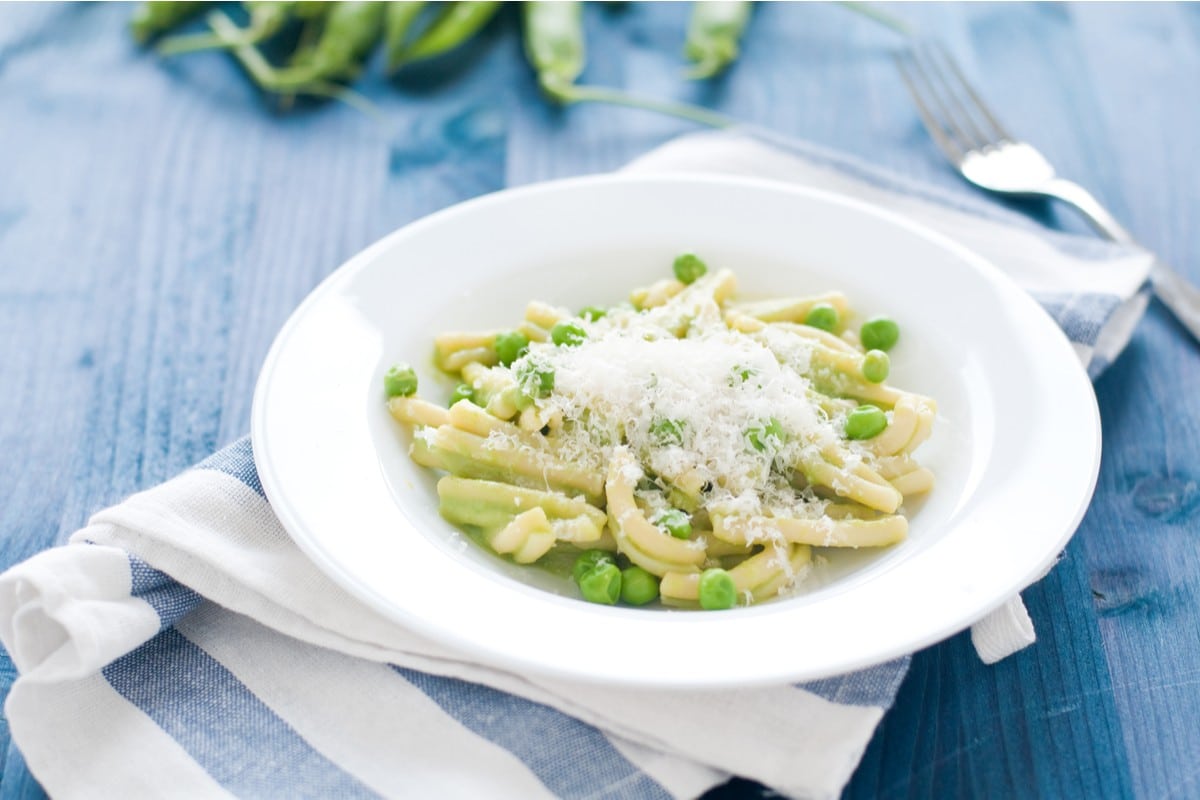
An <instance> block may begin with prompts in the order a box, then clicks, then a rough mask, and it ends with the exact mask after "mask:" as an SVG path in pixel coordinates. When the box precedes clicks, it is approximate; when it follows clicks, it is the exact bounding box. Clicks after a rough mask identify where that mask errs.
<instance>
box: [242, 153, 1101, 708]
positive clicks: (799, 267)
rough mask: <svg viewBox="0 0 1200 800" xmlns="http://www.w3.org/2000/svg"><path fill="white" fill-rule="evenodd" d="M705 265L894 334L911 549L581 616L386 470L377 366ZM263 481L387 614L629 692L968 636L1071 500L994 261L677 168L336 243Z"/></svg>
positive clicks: (832, 667)
mask: <svg viewBox="0 0 1200 800" xmlns="http://www.w3.org/2000/svg"><path fill="white" fill-rule="evenodd" d="M684 251H692V252H696V253H698V254H700V255H701V256H702V257H703V258H704V259H705V260H706V261H707V262H708V263H709V264H710V266H713V267H730V268H732V269H733V270H734V271H735V272H736V273H737V275H738V277H739V279H740V284H741V287H742V289H743V290H744V291H745V292H747V293H753V294H758V295H780V296H783V295H790V294H805V293H814V292H821V291H826V290H830V289H840V290H843V291H845V292H846V293H847V294H848V295H849V297H850V299H851V302H852V304H853V305H854V307H855V308H856V309H858V310H859V311H860V312H861V313H862V314H864V315H870V314H876V313H888V314H890V315H891V316H892V317H894V318H895V319H896V320H898V321H899V323H900V325H901V328H902V331H903V334H902V339H901V342H900V344H899V345H898V346H897V347H896V348H895V350H893V352H892V354H891V355H892V375H891V378H890V379H889V382H890V383H893V384H895V385H897V386H900V387H903V388H908V389H912V390H914V391H918V392H921V393H923V394H927V395H930V396H932V397H934V398H936V400H937V401H938V404H939V418H938V420H937V424H936V426H935V432H934V436H933V438H932V439H931V440H930V442H928V443H927V444H926V445H925V446H924V447H923V448H922V449H921V450H919V451H918V453H917V456H918V459H919V460H920V461H921V462H922V463H923V464H926V465H928V466H930V467H931V468H933V470H934V471H935V472H936V473H937V477H938V484H937V487H936V488H935V490H934V491H933V492H932V494H931V495H930V496H929V497H928V499H927V500H925V501H924V502H923V503H922V504H920V506H919V508H917V509H916V510H915V511H914V513H912V515H911V529H910V536H909V538H908V540H907V541H905V542H903V543H902V544H900V545H897V546H895V547H892V548H888V549H885V550H862V551H858V552H849V553H845V554H841V555H838V556H835V557H833V558H831V559H830V563H829V564H828V565H826V566H825V567H823V568H821V569H819V570H817V571H816V573H815V574H814V576H813V577H812V578H811V579H810V580H809V581H807V582H806V583H805V585H804V586H802V587H801V590H800V591H799V592H798V593H797V594H796V596H794V597H791V598H788V599H782V600H777V601H774V602H768V603H765V604H762V605H759V606H756V607H752V608H740V609H734V610H730V611H724V612H700V611H667V610H647V609H633V608H621V607H604V606H598V605H592V604H589V603H585V602H583V601H581V600H578V599H576V598H575V597H573V596H571V594H572V593H571V592H570V591H569V587H564V586H563V584H562V582H561V581H560V580H559V579H557V578H554V577H552V576H550V575H548V574H545V573H543V572H541V571H539V570H537V569H530V568H528V567H518V566H516V565H512V564H509V563H507V562H505V561H503V560H501V559H499V558H497V557H496V556H494V555H492V554H490V553H488V552H485V551H484V550H483V549H482V548H479V547H476V546H475V545H474V544H473V543H471V542H469V541H468V540H467V539H466V537H465V536H463V535H462V534H461V533H459V532H458V531H457V530H456V529H455V528H454V527H453V526H451V525H449V524H448V523H446V522H445V521H443V520H442V519H441V518H440V517H439V515H438V512H437V496H436V493H435V491H434V485H435V483H436V476H435V475H434V474H432V473H431V472H430V471H428V470H425V469H423V468H421V467H418V466H417V465H415V464H413V463H412V462H411V460H410V459H409V458H408V454H407V445H408V442H409V441H410V437H409V435H408V434H407V433H406V432H404V431H402V430H401V429H400V426H398V425H396V424H395V423H394V422H393V421H392V420H391V418H390V417H389V416H388V414H387V411H386V409H385V405H384V397H383V391H382V376H383V373H384V372H385V371H386V369H387V367H388V366H389V365H390V364H391V363H392V362H394V361H397V360H406V361H409V362H411V363H413V364H414V365H417V367H418V372H419V374H420V379H421V387H422V392H421V393H422V394H423V395H425V396H430V397H432V398H435V399H437V398H440V397H443V396H445V395H448V393H449V391H450V388H451V386H452V383H451V381H450V380H449V379H448V378H446V377H445V376H441V375H439V374H438V373H437V372H436V370H435V369H434V368H433V366H432V364H431V360H430V353H431V350H432V344H431V343H432V338H433V336H434V335H435V334H436V333H438V332H441V331H447V330H455V329H467V330H472V329H486V328H491V327H502V326H511V325H513V324H514V323H515V322H516V321H518V320H519V319H520V318H521V315H522V312H523V309H524V306H525V304H526V303H527V302H528V301H529V300H530V299H541V300H545V301H548V302H551V303H554V304H558V305H565V306H567V307H569V308H578V307H581V306H584V305H589V304H600V305H603V304H612V303H615V302H617V301H619V300H622V299H624V298H626V297H627V296H628V292H629V290H630V289H631V288H633V287H635V286H640V285H645V284H648V283H650V282H652V281H654V280H657V279H659V278H661V277H665V276H667V275H669V273H670V265H671V262H672V259H673V258H674V256H675V255H677V254H678V253H680V252H684ZM252 435H253V442H254V453H255V461H256V463H257V466H258V470H259V475H260V477H261V479H262V484H263V488H264V489H265V491H266V494H267V497H268V499H269V500H270V501H271V504H272V506H273V507H274V509H275V512H276V513H277V514H278V516H279V519H280V520H281V521H282V523H283V525H284V526H285V528H286V529H287V530H288V531H289V533H290V534H291V535H292V537H293V538H294V539H295V541H296V543H297V544H298V545H299V546H300V547H301V548H302V549H303V550H304V551H305V552H306V553H307V554H308V556H309V557H311V558H312V559H313V561H314V562H315V563H316V564H317V565H318V566H319V567H320V568H321V569H323V570H324V571H326V572H327V573H328V574H329V575H330V576H331V577H332V578H333V579H334V580H336V581H337V582H338V583H340V584H341V585H342V586H344V587H345V588H346V589H347V590H349V591H350V592H351V593H353V594H354V595H356V596H357V597H359V598H360V599H361V600H362V601H363V602H365V603H367V604H368V605H369V606H371V607H372V608H374V609H376V610H377V611H380V612H382V613H383V614H386V615H388V616H390V617H392V618H394V619H395V620H396V622H397V623H399V624H401V625H407V626H410V627H411V628H413V629H415V630H417V631H419V632H420V633H422V634H425V635H427V636H429V637H431V638H434V639H437V640H440V641H443V642H444V643H445V644H447V645H449V646H451V647H454V648H457V649H459V650H461V651H463V653H464V655H465V656H466V657H469V658H474V659H478V660H480V661H483V662H486V663H489V664H494V665H497V666H501V667H505V668H510V669H513V670H518V671H531V672H537V673H540V674H546V675H553V676H559V677H566V678H572V679H579V680H585V681H595V682H605V683H621V684H628V685H637V686H646V687H679V688H684V687H689V688H696V687H719V686H734V685H750V684H763V683H778V682H784V681H794V680H804V679H812V678H819V677H825V676H829V675H833V674H837V673H841V672H845V671H848V670H853V669H856V668H859V667H865V666H868V665H872V664H875V663H879V662H882V661H885V660H887V659H890V658H893V657H895V656H898V655H901V654H903V653H906V652H911V651H912V650H915V649H917V648H920V647H922V646H925V645H928V644H931V643H933V642H936V641H938V640H940V639H942V638H945V637H947V636H949V635H951V634H953V633H955V632H957V631H959V630H962V629H963V628H965V627H967V626H968V625H970V624H971V623H972V622H974V621H976V620H977V619H979V618H980V617H982V616H983V615H985V614H986V613H987V612H989V611H991V610H992V609H994V608H996V607H997V606H998V605H1000V604H1001V603H1003V602H1004V601H1005V600H1007V599H1008V598H1009V597H1011V596H1012V595H1013V594H1014V593H1016V592H1018V591H1019V590H1020V589H1022V588H1024V587H1025V586H1026V585H1028V584H1029V583H1030V582H1031V581H1033V580H1035V579H1036V578H1037V577H1038V576H1040V575H1041V574H1042V572H1043V571H1044V570H1045V569H1046V568H1047V567H1048V566H1049V565H1050V564H1051V563H1052V562H1053V560H1054V558H1055V556H1056V555H1057V554H1058V553H1059V552H1060V551H1061V549H1062V548H1063V546H1064V545H1065V544H1066V541H1067V540H1068V538H1069V537H1070V535H1071V534H1072V533H1073V532H1074V530H1075V528H1076V526H1077V525H1078V523H1079V520H1080V519H1081V517H1082V515H1083V512H1084V510H1085V509H1086V507H1087V504H1088V501H1089V499H1090V497H1091V493H1092V489H1093V487H1094V485H1095V479H1096V473H1097V470H1098V467H1099V458H1100V428H1099V416H1098V413H1097V410H1096V404H1095V397H1094V395H1093V393H1092V388H1091V384H1090V382H1089V381H1088V379H1087V377H1086V375H1085V374H1084V372H1083V369H1082V368H1081V367H1080V365H1079V362H1078V360H1077V358H1076V357H1075V355H1074V353H1073V351H1072V349H1071V347H1070V345H1069V344H1068V342H1067V340H1066V339H1065V338H1064V337H1063V335H1062V334H1061V332H1060V331H1059V330H1058V328H1057V327H1056V326H1055V325H1054V323H1053V321H1052V320H1051V319H1050V318H1049V317H1048V316H1047V315H1046V314H1045V313H1044V312H1043V311H1042V309H1041V308H1040V307H1039V306H1038V305H1037V304H1036V303H1035V302H1034V301H1033V300H1031V299H1030V298H1029V297H1028V296H1027V295H1026V294H1025V293H1024V292H1022V291H1021V290H1020V289H1019V288H1018V287H1017V286H1016V285H1014V284H1013V283H1012V282H1011V281H1009V280H1008V279H1007V278H1006V277H1005V276H1004V275H1002V274H1001V273H1000V272H999V271H998V270H997V269H996V268H995V267H993V266H992V265H990V264H989V263H987V262H986V261H984V260H983V259H981V258H980V257H978V256H976V255H974V254H973V253H971V252H969V251H967V250H965V249H964V248H962V247H961V246H959V245H957V244H954V243H953V242H951V241H949V240H947V239H945V238H944V237H942V236H940V235H938V234H935V233H933V232H931V231H928V230H926V229H924V228H922V227H921V226H919V225H917V224H916V223H914V222H912V221H910V220H907V219H905V218H902V217H899V216H897V215H895V214H891V213H889V212H887V211H885V210H882V209H879V208H875V207H873V206H869V205H866V204H863V203H861V202H857V201H853V200H849V199H846V198H843V197H840V196H836V195H831V194H827V193H824V192H819V191H813V190H807V189H800V188H791V187H788V186H784V185H781V184H775V183H770V182H763V181H751V180H739V179H731V178H717V177H703V176H682V177H681V176H672V177H593V178H582V179H576V180H567V181H560V182H555V183H548V184H542V185H538V186H531V187H527V188H522V189H516V190H511V191H505V192H500V193H497V194H493V195H488V196H486V197H482V198H479V199H476V200H472V201H470V202H467V203H463V204H461V205H458V206H454V207H452V208H449V209H446V210H444V211H441V212H439V213H437V214H434V215H432V216H430V217H428V218H426V219H423V220H420V221H418V222H415V223H413V224H411V225H409V226H407V227H405V228H402V229H401V230H399V231H396V232H395V233H393V234H391V235H390V236H388V237H386V238H385V239H383V240H381V241H379V242H377V243H376V244H374V245H372V246H371V247H369V248H367V249H366V250H364V251H363V252H362V253H360V254H358V255H357V256H355V257H354V258H352V259H351V260H350V261H348V262H347V263H346V264H345V265H343V266H342V267H341V268H340V269H338V270H337V271H336V272H335V273H334V274H333V275H331V276H330V277H329V278H328V279H327V280H326V281H325V282H324V283H322V284H321V285H320V286H319V287H318V288H317V289H316V290H315V291H314V292H313V293H312V294H311V295H310V296H309V297H308V299H306V300H305V301H304V303H302V304H301V306H300V307H299V308H298V309H297V310H296V312H295V313H294V314H293V316H292V317H291V319H289V320H288V322H287V324H286V325H285V326H284V327H283V330H282V331H281V332H280V333H279V336H278V338H277V339H276V341H275V343H274V345H273V347H272V348H271V351H270V354H269V355H268V357H267V360H266V363H265V365H264V366H263V370H262V374H261V376H260V379H259V384H258V387H257V391H256V394H255V402H254V411H253V423H252Z"/></svg>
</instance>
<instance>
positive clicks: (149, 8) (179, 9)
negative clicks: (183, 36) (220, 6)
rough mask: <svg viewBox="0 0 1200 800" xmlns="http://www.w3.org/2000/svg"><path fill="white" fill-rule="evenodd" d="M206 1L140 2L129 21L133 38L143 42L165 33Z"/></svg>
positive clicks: (160, 0) (195, 11)
mask: <svg viewBox="0 0 1200 800" xmlns="http://www.w3.org/2000/svg"><path fill="white" fill-rule="evenodd" d="M206 5H208V4H207V3H190V2H167V1H166V0H158V1H157V2H150V3H142V4H141V5H140V6H138V10H137V11H136V12H135V13H134V15H133V19H132V20H130V22H129V29H130V30H131V31H132V33H133V38H134V40H135V41H137V42H138V43H139V44H145V43H146V42H148V41H150V40H151V39H153V38H154V37H155V36H158V35H159V34H163V33H166V32H167V31H169V30H170V29H171V28H174V27H175V26H176V25H178V24H179V23H181V22H184V21H186V20H187V19H188V18H189V17H192V16H194V15H195V14H197V13H198V12H199V11H200V9H202V8H204V6H206Z"/></svg>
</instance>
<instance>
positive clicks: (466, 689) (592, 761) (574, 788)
mask: <svg viewBox="0 0 1200 800" xmlns="http://www.w3.org/2000/svg"><path fill="white" fill-rule="evenodd" d="M392 669H394V670H396V672H398V673H399V674H400V675H401V676H403V677H404V678H405V679H406V680H407V681H408V682H409V683H411V684H412V685H414V686H416V687H417V688H418V689H420V690H421V691H422V692H424V693H425V694H426V695H428V696H429V698H430V699H431V700H433V701H434V702H435V703H437V704H438V705H439V706H441V707H442V710H444V711H445V712H446V713H448V714H450V716H452V717H454V718H455V719H456V720H458V721H459V722H460V723H462V724H463V725H464V726H466V727H467V728H469V729H470V730H472V731H474V732H475V733H477V734H478V735H480V736H482V737H483V738H485V739H487V740H488V741H490V742H494V743H495V744H498V745H500V746H501V747H503V748H504V749H505V750H507V751H509V752H510V753H512V754H513V755H514V756H516V757H517V758H519V759H520V760H521V761H522V762H523V763H524V764H525V766H527V767H529V769H530V771H532V772H533V774H534V775H536V776H537V777H538V779H539V780H540V781H541V782H542V783H544V784H545V785H546V788H548V789H549V790H550V791H551V792H553V793H554V794H555V795H556V796H558V797H561V798H564V800H565V799H566V798H585V797H586V798H614V799H615V798H630V800H642V799H643V798H662V799H663V800H670V797H671V795H670V794H669V793H668V792H667V791H666V790H665V789H663V787H662V786H660V785H659V784H658V783H656V782H655V781H654V780H652V779H651V778H650V777H648V776H647V775H646V774H645V773H643V772H642V771H641V770H639V769H638V768H637V767H636V766H634V765H633V764H631V763H630V762H629V760H628V759H627V758H625V756H623V755H621V753H620V752H619V751H618V750H617V749H616V748H615V747H613V745H612V742H610V741H609V740H608V737H606V736H605V735H604V734H603V733H601V732H600V731H599V730H597V729H596V728H594V727H592V726H591V725H588V724H587V723H584V722H580V721H579V720H577V719H575V718H574V717H571V716H568V715H566V714H564V713H562V712H561V711H558V710H556V709H553V708H551V707H549V706H546V705H542V704H541V703H535V702H533V701H531V700H526V699H524V698H521V697H515V696H513V695H510V694H505V693H504V692H501V691H497V690H496V689H492V688H491V687H488V686H482V685H480V684H476V683H468V682H466V681H462V680H458V679H457V678H444V677H440V676H437V675H427V674H425V673H423V672H417V671H415V670H411V669H406V668H404V667H396V666H393V667H392ZM564 753H569V754H570V761H571V766H570V768H569V769H563V762H562V759H563V754H564Z"/></svg>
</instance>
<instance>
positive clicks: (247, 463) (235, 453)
mask: <svg viewBox="0 0 1200 800" xmlns="http://www.w3.org/2000/svg"><path fill="white" fill-rule="evenodd" d="M195 469H211V470H216V471H217V472H224V473H225V474H226V475H230V476H232V477H234V478H237V479H238V480H239V481H241V482H242V483H244V484H246V485H247V486H249V487H250V488H251V489H253V490H254V491H255V492H257V493H258V494H259V495H260V496H261V497H263V498H265V497H266V494H265V493H264V492H263V488H262V481H260V480H259V478H258V469H257V468H256V467H255V466H254V450H253V448H252V447H251V445H250V437H249V436H243V437H242V438H240V439H238V440H237V441H236V442H234V443H233V444H231V445H229V446H227V447H222V448H221V449H220V450H218V451H217V452H215V453H213V454H212V455H211V456H209V457H208V458H206V459H204V460H203V461H201V462H200V463H199V464H197V465H196V466H195Z"/></svg>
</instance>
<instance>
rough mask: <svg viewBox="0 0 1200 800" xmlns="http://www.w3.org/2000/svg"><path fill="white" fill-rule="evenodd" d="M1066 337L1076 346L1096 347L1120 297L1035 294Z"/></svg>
mask: <svg viewBox="0 0 1200 800" xmlns="http://www.w3.org/2000/svg"><path fill="white" fill-rule="evenodd" d="M1032 294H1033V298H1034V299H1035V300H1037V301H1038V303H1040V304H1041V306H1042V308H1044V309H1046V313H1048V314H1049V315H1050V316H1051V317H1053V318H1054V321H1055V322H1057V323H1058V327H1060V328H1062V330H1063V333H1065V334H1066V335H1067V338H1068V339H1070V340H1071V341H1072V342H1075V343H1076V344H1086V345H1089V346H1090V345H1094V344H1095V343H1096V338H1097V337H1098V336H1099V335H1100V329H1101V328H1102V327H1104V323H1105V322H1107V321H1108V318H1109V317H1110V316H1112V313H1113V312H1114V311H1116V310H1117V306H1119V305H1120V304H1121V302H1122V301H1121V298H1120V297H1117V296H1116V295H1112V294H1093V293H1075V292H1033V293H1032Z"/></svg>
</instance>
